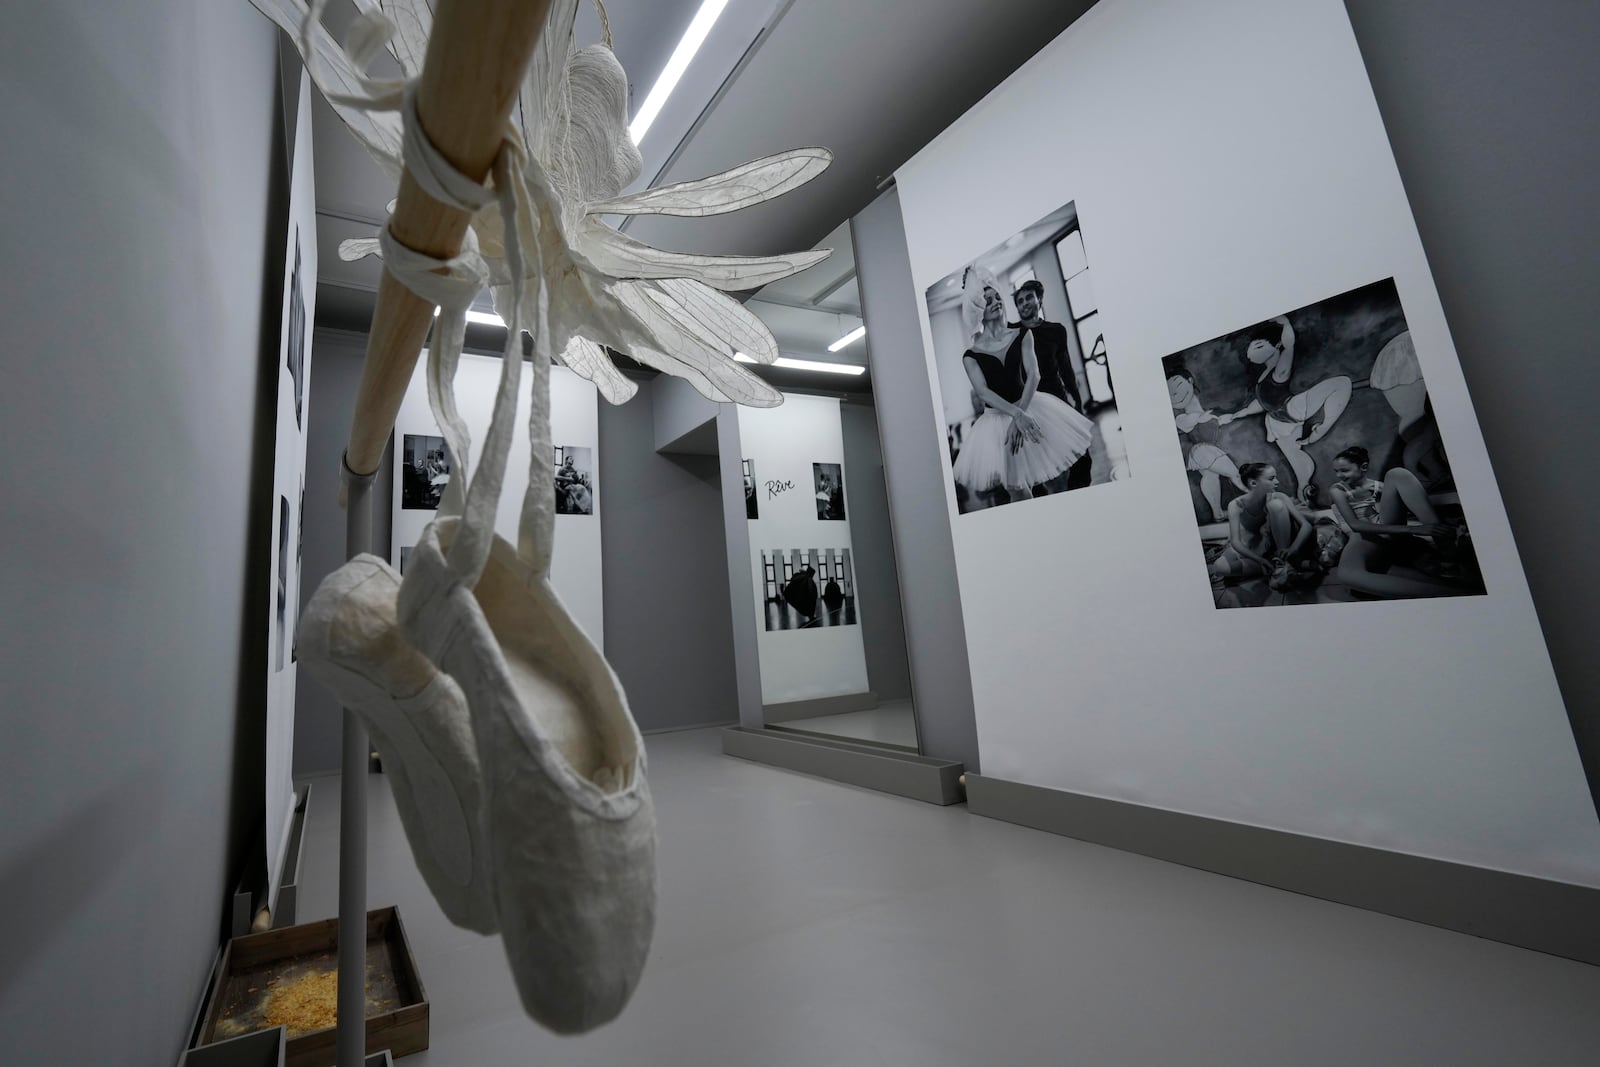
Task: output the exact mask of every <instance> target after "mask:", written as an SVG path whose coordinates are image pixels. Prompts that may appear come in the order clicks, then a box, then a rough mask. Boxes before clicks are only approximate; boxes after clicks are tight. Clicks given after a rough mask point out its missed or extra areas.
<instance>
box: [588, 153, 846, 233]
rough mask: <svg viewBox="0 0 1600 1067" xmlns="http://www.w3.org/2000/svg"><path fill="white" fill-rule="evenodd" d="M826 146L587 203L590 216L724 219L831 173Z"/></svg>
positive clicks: (831, 160)
mask: <svg viewBox="0 0 1600 1067" xmlns="http://www.w3.org/2000/svg"><path fill="white" fill-rule="evenodd" d="M832 162H833V153H832V152H830V151H828V150H827V149H826V148H796V149H794V150H793V151H790V152H780V153H778V154H777V155H775V156H767V157H766V158H764V159H758V160H755V161H753V162H750V163H746V164H744V165H743V166H739V167H734V168H733V169H732V170H725V171H723V172H722V173H721V174H714V175H712V176H711V177H709V178H701V179H700V180H699V181H693V182H679V183H678V184H677V185H663V186H662V187H661V188H659V189H646V190H645V191H644V192H642V193H632V194H630V195H628V196H618V197H614V198H612V199H610V200H601V201H597V202H596V203H593V204H588V205H586V207H585V210H586V211H588V213H589V214H591V215H688V216H693V217H700V216H705V215H721V214H724V213H726V212H729V211H738V210H740V209H741V208H747V207H753V206H755V205H756V204H760V203H763V202H765V201H768V200H771V199H772V198H773V197H777V196H782V195H783V194H784V193H787V192H789V191H790V190H792V189H797V188H799V187H800V186H802V185H804V184H805V183H806V182H808V181H810V180H811V179H812V178H815V177H816V176H817V175H819V174H821V173H822V172H823V171H825V170H827V169H828V164H829V163H832Z"/></svg>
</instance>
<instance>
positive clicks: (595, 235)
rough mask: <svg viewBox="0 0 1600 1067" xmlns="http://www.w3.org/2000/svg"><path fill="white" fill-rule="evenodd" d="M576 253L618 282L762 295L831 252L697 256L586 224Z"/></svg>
mask: <svg viewBox="0 0 1600 1067" xmlns="http://www.w3.org/2000/svg"><path fill="white" fill-rule="evenodd" d="M573 250H574V251H575V252H577V253H578V254H579V255H581V256H583V257H584V258H585V259H587V260H588V261H589V262H590V263H591V264H593V266H594V267H595V268H596V269H597V270H600V271H602V272H604V273H606V274H609V275H611V276H612V277H614V278H689V279H692V280H693V281H697V282H700V283H702V284H704V285H709V286H711V287H712V288H714V289H728V290H734V291H737V290H740V289H759V288H761V287H762V286H763V285H769V284H771V283H772V282H776V281H780V280H782V279H784V278H787V277H789V276H790V275H792V274H798V273H800V272H801V271H803V270H805V269H806V268H807V267H812V266H815V265H816V264H818V263H820V262H822V261H823V260H824V259H827V258H828V256H829V255H830V254H831V252H832V250H831V249H827V248H823V249H818V250H816V251H812V252H796V253H793V254H791V255H787V256H699V255H686V254H684V253H682V252H668V251H666V250H664V249H660V248H656V247H654V246H652V245H647V244H645V243H644V242H643V241H635V240H634V239H633V238H631V237H629V236H627V235H626V234H622V233H618V232H617V231H616V230H614V229H612V228H611V227H610V226H607V225H606V224H605V223H603V222H598V221H596V220H594V219H584V220H583V222H582V223H580V228H579V230H578V237H577V240H576V242H575V243H574V247H573Z"/></svg>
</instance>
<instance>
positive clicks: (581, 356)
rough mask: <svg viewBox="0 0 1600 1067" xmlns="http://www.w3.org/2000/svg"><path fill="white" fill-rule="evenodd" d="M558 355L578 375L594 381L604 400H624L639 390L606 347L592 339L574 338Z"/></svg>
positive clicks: (619, 402) (616, 401)
mask: <svg viewBox="0 0 1600 1067" xmlns="http://www.w3.org/2000/svg"><path fill="white" fill-rule="evenodd" d="M560 358H561V362H562V364H563V365H565V366H567V367H569V368H570V369H571V370H572V371H573V372H574V373H575V374H577V375H578V376H579V377H582V378H587V379H588V380H589V381H591V382H593V383H594V384H595V388H597V389H599V390H600V395H601V396H603V397H605V398H606V401H607V403H611V404H623V403H626V402H627V401H628V400H630V399H632V397H633V395H634V394H635V393H637V392H638V391H639V386H638V383H636V382H635V381H634V380H633V379H631V378H629V377H628V376H627V375H625V374H623V373H622V372H621V371H620V370H618V369H617V365H616V364H615V363H613V362H611V357H610V356H608V355H606V350H605V349H603V348H601V347H600V346H599V345H597V344H595V343H594V342H593V341H585V340H584V339H583V338H581V337H574V338H573V339H572V341H571V343H569V344H568V345H567V347H566V351H564V352H562V353H561V357H560Z"/></svg>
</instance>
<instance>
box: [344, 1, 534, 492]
mask: <svg viewBox="0 0 1600 1067" xmlns="http://www.w3.org/2000/svg"><path fill="white" fill-rule="evenodd" d="M550 2H551V0H443V2H441V3H440V4H439V6H438V10H437V11H436V12H435V14H434V20H433V32H432V33H431V34H430V35H429V38H428V54H427V57H426V59H425V61H424V64H423V70H422V82H421V84H420V85H419V86H418V88H417V117H418V119H419V120H420V122H421V123H422V128H423V130H425V131H426V132H427V134H428V137H429V139H430V140H432V141H433V143H434V145H435V146H436V147H437V148H438V149H439V151H440V153H442V154H443V155H444V157H445V158H446V159H448V160H449V161H450V162H451V164H452V165H454V166H455V167H456V169H457V170H459V171H461V173H463V174H465V175H467V176H468V177H470V178H473V179H475V180H477V181H482V180H483V179H484V177H485V176H487V175H488V173H489V168H490V167H491V166H492V165H493V164H494V158H495V154H496V153H497V152H499V150H500V142H501V141H502V140H503V138H504V133H505V126H506V119H507V118H508V117H509V116H510V114H511V106H512V104H513V103H514V102H515V101H516V98H517V92H518V90H519V89H520V88H521V85H522V78H523V74H524V72H525V71H526V70H527V67H528V61H529V59H530V58H531V57H532V55H533V49H534V46H535V45H536V44H537V43H538V40H539V33H540V31H541V30H543V29H544V24H545V19H546V18H547V16H548V15H549V11H550ZM468 221H469V219H468V216H467V213H466V212H464V211H459V210H457V209H455V208H452V207H447V206H445V205H444V204H441V203H439V202H438V201H437V200H434V199H433V198H432V197H430V196H428V195H427V194H426V193H424V192H423V191H422V190H421V189H420V188H419V187H418V186H417V184H416V182H414V181H413V180H412V178H411V176H410V175H409V174H406V175H404V176H402V177H401V179H400V194H399V197H398V198H397V202H396V204H395V209H394V217H393V218H392V219H391V220H390V223H389V228H390V230H391V231H392V232H393V234H394V236H395V238H396V239H397V240H399V241H400V243H401V244H403V245H405V246H407V247H408V248H413V249H416V250H417V251H418V252H423V253H426V254H428V255H431V256H438V257H440V258H449V257H451V256H454V255H455V254H456V253H458V252H460V251H461V241H462V238H463V237H464V236H465V234H466V231H467V223H468ZM433 309H434V305H433V304H432V303H430V302H429V301H426V300H424V299H422V298H421V297H419V296H417V295H416V294H415V293H413V292H411V290H409V289H407V288H406V287H405V286H403V285H401V284H400V283H399V282H398V281H396V280H395V278H394V276H393V275H392V274H390V273H389V272H388V270H385V271H384V272H383V280H382V281H381V282H380V283H379V285H378V300H377V304H376V306H375V307H374V308H373V313H372V329H371V332H370V333H369V335H368V337H367V357H366V362H365V363H364V364H363V365H362V368H361V385H360V388H359V390H358V391H357V393H356V407H355V417H354V418H353V419H352V421H351V425H350V440H349V443H348V444H347V446H346V449H345V462H346V463H348V464H349V466H350V469H351V470H352V471H354V472H356V473H358V474H370V473H372V472H373V471H376V470H377V469H378V462H379V460H381V459H382V458H383V448H384V445H385V444H386V443H387V442H388V440H389V433H390V431H392V430H393V429H394V420H395V415H396V414H398V413H399V411H400V401H401V399H402V398H403V397H404V396H405V392H406V386H407V385H408V384H409V383H410V381H411V373H412V371H413V370H414V369H415V367H416V364H417V355H418V353H419V352H420V351H421V349H422V343H423V341H425V340H426V339H427V336H428V328H429V326H430V325H432V323H433ZM457 462H459V459H458V460H457Z"/></svg>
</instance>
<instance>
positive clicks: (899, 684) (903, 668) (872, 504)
mask: <svg viewBox="0 0 1600 1067" xmlns="http://www.w3.org/2000/svg"><path fill="white" fill-rule="evenodd" d="M839 422H840V425H841V427H842V429H843V431H844V484H845V490H846V492H847V493H848V494H849V497H850V545H851V548H852V551H853V553H854V555H855V561H856V567H855V569H856V601H857V603H858V604H859V605H860V607H861V640H862V643H863V644H864V645H865V646H866V650H867V685H868V687H869V688H870V689H871V690H872V692H873V693H874V694H876V695H877V697H878V699H880V700H907V699H910V697H911V664H910V663H909V662H908V661H907V659H906V624H905V618H904V617H903V616H902V614H901V609H900V579H899V577H898V575H897V574H896V573H895V561H894V530H893V526H892V524H891V523H890V522H889V497H888V492H887V490H886V488H885V486H884V481H883V452H882V450H881V449H880V448H879V445H878V417H877V414H876V413H875V412H874V411H873V409H872V405H871V404H870V403H860V402H856V403H852V402H849V401H846V402H844V403H841V404H840V405H839Z"/></svg>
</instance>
